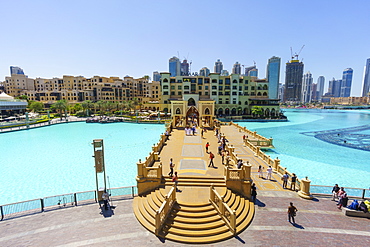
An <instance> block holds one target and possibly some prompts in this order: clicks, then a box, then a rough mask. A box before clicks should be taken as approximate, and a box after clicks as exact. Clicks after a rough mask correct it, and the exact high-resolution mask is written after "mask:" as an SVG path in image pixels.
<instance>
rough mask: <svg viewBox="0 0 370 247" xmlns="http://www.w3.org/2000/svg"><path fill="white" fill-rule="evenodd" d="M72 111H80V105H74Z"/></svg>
mask: <svg viewBox="0 0 370 247" xmlns="http://www.w3.org/2000/svg"><path fill="white" fill-rule="evenodd" d="M72 110H73V112H74V113H76V112H78V111H81V110H82V106H81V104H80V103H76V104H74V105H73V107H72Z"/></svg>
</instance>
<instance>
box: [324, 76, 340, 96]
mask: <svg viewBox="0 0 370 247" xmlns="http://www.w3.org/2000/svg"><path fill="white" fill-rule="evenodd" d="M341 88H342V80H335V78H334V77H333V79H331V80H330V81H329V87H328V93H327V96H331V97H340V92H341Z"/></svg>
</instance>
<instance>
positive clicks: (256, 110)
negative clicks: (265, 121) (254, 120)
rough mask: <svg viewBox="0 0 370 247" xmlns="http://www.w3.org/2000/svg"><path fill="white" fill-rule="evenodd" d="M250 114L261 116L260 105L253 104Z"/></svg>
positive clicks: (261, 109)
mask: <svg viewBox="0 0 370 247" xmlns="http://www.w3.org/2000/svg"><path fill="white" fill-rule="evenodd" d="M252 114H253V115H254V116H258V117H261V116H262V115H263V108H262V106H253V107H252Z"/></svg>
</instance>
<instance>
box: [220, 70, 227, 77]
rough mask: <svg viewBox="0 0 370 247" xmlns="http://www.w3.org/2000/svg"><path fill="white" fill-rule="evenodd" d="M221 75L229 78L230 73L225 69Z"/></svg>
mask: <svg viewBox="0 0 370 247" xmlns="http://www.w3.org/2000/svg"><path fill="white" fill-rule="evenodd" d="M221 75H222V76H229V71H227V70H226V69H223V70H221Z"/></svg>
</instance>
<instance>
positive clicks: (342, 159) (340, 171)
mask: <svg viewBox="0 0 370 247" xmlns="http://www.w3.org/2000/svg"><path fill="white" fill-rule="evenodd" d="M285 114H286V115H287V116H288V119H289V121H288V122H276V123H272V122H271V123H251V122H239V124H240V125H242V126H246V127H247V128H249V129H251V130H256V131H257V132H258V133H259V134H261V135H263V136H266V137H268V138H269V137H272V138H273V139H274V145H275V149H274V150H270V151H268V152H267V154H268V155H271V157H273V158H275V157H278V158H279V159H280V160H281V164H282V165H283V166H284V167H287V168H288V170H289V171H291V172H295V173H296V174H297V175H298V177H300V178H302V177H304V176H308V177H309V179H310V180H312V184H319V185H333V184H334V183H338V184H339V185H340V186H344V187H357V188H369V187H370V182H369V178H370V162H369V160H370V152H369V151H362V150H358V149H353V148H348V147H343V146H339V145H335V144H331V143H327V142H324V141H322V140H319V139H317V138H315V137H314V136H313V135H309V134H307V133H306V132H312V131H324V130H334V129H342V128H349V127H356V126H360V125H365V124H370V111H366V110H359V111H336V110H286V111H285ZM163 132H164V125H159V124H131V123H112V124H86V123H68V124H59V125H53V126H48V127H43V128H36V129H30V130H26V131H16V132H11V133H2V134H0V148H1V160H0V162H1V163H0V164H1V165H0V166H1V168H2V169H1V173H0V181H1V186H2V192H3V193H2V196H1V197H0V205H2V204H6V203H12V202H18V201H24V200H30V199H35V198H42V197H46V196H52V195H59V194H65V193H71V192H79V191H87V190H94V189H95V172H94V159H93V157H92V155H93V147H92V145H91V143H92V140H93V139H104V151H105V163H106V172H107V175H108V176H109V178H110V179H109V180H110V186H111V187H112V188H113V187H122V186H131V185H136V181H135V176H136V173H137V166H136V162H137V161H138V160H139V159H144V158H145V157H146V156H148V154H149V152H150V151H151V146H152V145H153V144H154V143H156V142H157V141H158V140H159V135H160V134H161V133H163ZM352 133H356V134H363V135H367V136H368V135H370V131H369V130H363V131H357V132H356V131H355V132H352Z"/></svg>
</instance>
